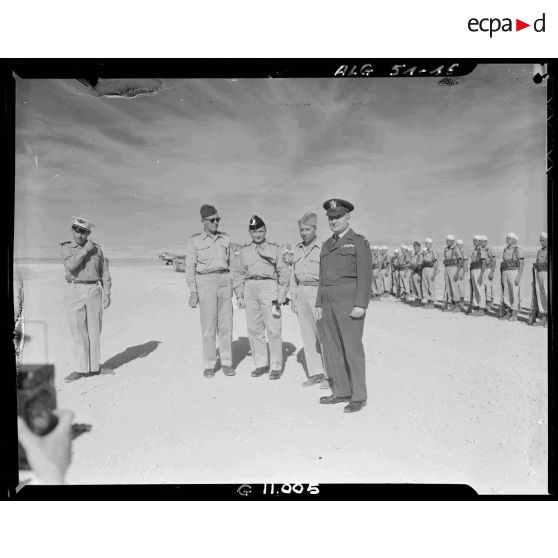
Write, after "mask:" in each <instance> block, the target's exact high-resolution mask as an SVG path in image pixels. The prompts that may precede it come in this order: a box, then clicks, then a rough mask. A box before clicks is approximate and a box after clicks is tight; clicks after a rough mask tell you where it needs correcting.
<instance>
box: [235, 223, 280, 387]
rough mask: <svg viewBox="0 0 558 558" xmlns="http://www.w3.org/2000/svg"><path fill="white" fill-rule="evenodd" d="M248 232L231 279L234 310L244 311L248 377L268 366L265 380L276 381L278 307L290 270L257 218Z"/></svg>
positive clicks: (263, 371)
mask: <svg viewBox="0 0 558 558" xmlns="http://www.w3.org/2000/svg"><path fill="white" fill-rule="evenodd" d="M248 230H249V232H250V236H251V237H252V242H249V243H247V244H245V245H244V246H243V247H242V248H241V250H240V258H239V260H240V262H239V266H238V267H236V268H235V270H234V275H233V288H234V292H235V294H236V296H237V298H238V307H239V308H246V325H247V329H248V340H249V341H250V350H251V352H252V358H253V360H254V365H255V367H256V369H255V370H254V371H253V372H252V376H254V377H259V376H262V375H263V374H266V373H267V372H269V365H271V374H270V375H269V379H270V380H277V379H279V378H280V377H281V375H282V373H283V343H282V340H281V306H282V305H283V304H286V302H287V292H288V290H289V283H290V270H289V266H288V265H287V264H286V263H285V261H284V260H283V255H282V250H281V247H280V246H279V244H276V243H275V242H271V241H269V240H267V239H266V237H265V235H266V226H265V223H264V222H263V221H262V219H260V217H258V216H257V215H254V216H252V218H251V219H250V224H249V226H248ZM266 333H267V338H268V340H269V360H268V354H267V343H266ZM270 361H271V362H270Z"/></svg>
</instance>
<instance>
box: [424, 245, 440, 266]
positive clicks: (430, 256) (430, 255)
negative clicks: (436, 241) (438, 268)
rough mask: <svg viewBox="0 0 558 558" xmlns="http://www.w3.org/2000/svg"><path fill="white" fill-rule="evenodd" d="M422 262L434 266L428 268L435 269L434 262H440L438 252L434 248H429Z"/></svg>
mask: <svg viewBox="0 0 558 558" xmlns="http://www.w3.org/2000/svg"><path fill="white" fill-rule="evenodd" d="M422 261H423V263H425V264H432V266H430V265H428V266H426V267H433V266H434V262H436V261H438V252H436V250H434V248H427V249H426V252H425V253H424V254H423V255H422Z"/></svg>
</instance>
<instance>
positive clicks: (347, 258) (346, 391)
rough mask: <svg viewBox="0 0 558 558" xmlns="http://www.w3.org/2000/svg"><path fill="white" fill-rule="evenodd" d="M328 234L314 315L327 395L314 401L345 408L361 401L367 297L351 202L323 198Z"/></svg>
mask: <svg viewBox="0 0 558 558" xmlns="http://www.w3.org/2000/svg"><path fill="white" fill-rule="evenodd" d="M323 207H324V209H325V210H326V211H327V216H328V220H329V228H330V229H331V230H332V232H333V236H332V237H330V238H328V239H327V240H326V241H325V242H324V243H323V245H322V251H321V254H320V286H319V287H318V295H317V299H316V317H317V319H318V321H320V320H321V322H322V324H321V325H322V331H323V344H324V347H325V353H324V357H325V365H326V366H325V367H326V370H327V373H328V376H329V377H330V379H331V380H332V386H331V390H332V395H331V396H327V397H321V398H320V403H322V404H324V405H332V404H335V403H342V402H348V404H347V405H346V406H345V408H344V410H345V412H347V413H353V412H356V411H360V410H361V409H362V408H363V407H364V406H365V405H366V399H367V393H366V368H365V366H366V365H365V356H364V347H363V345H362V334H363V331H364V318H365V316H366V308H367V306H368V302H369V300H370V284H371V281H372V254H371V252H370V244H369V243H368V241H367V240H366V238H364V236H362V235H360V234H357V233H355V232H354V231H353V230H352V229H350V228H349V220H350V218H351V213H350V212H351V211H352V210H353V209H354V206H353V204H352V203H350V202H348V201H345V200H340V199H331V200H328V201H326V202H324V204H323Z"/></svg>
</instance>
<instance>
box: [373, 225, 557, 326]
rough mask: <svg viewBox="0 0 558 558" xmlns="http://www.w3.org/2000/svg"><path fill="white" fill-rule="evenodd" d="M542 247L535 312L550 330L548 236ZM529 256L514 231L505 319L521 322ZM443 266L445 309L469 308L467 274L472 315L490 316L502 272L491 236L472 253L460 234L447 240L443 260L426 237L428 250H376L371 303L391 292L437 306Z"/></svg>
mask: <svg viewBox="0 0 558 558" xmlns="http://www.w3.org/2000/svg"><path fill="white" fill-rule="evenodd" d="M540 244H541V247H540V249H539V250H538V252H537V256H536V261H535V263H534V264H533V267H534V269H533V286H534V290H535V296H534V303H535V304H536V308H533V311H534V314H535V315H538V316H539V317H540V320H539V321H536V320H535V321H534V322H533V325H537V326H546V325H547V316H548V235H547V233H546V232H542V233H541V234H540ZM524 264H525V253H524V250H523V249H522V248H521V247H520V246H519V245H518V236H517V235H516V234H515V233H513V232H510V233H508V234H507V236H506V247H505V248H504V250H503V253H502V259H501V262H500V282H501V291H502V299H501V305H500V307H501V312H500V319H502V320H510V321H517V313H518V310H519V301H520V284H521V277H522V275H523V273H524ZM442 266H443V270H444V297H443V301H442V310H443V311H451V312H460V311H461V310H465V298H466V282H467V280H466V276H467V274H469V278H468V282H469V297H470V298H469V304H468V308H467V312H468V313H470V314H471V315H472V316H484V315H485V314H486V312H487V311H488V309H490V308H491V307H492V303H493V281H494V277H495V272H496V253H495V251H494V249H493V248H492V247H490V246H489V245H488V237H487V236H486V235H475V236H474V237H473V241H472V247H471V250H470V252H469V251H467V250H465V249H464V246H463V241H462V240H461V239H457V240H456V239H455V237H454V235H452V234H449V235H448V236H447V237H446V247H445V248H444V252H443V254H442V258H440V255H439V254H438V252H437V251H436V250H435V249H434V248H433V247H432V239H431V238H426V239H425V241H424V246H421V243H420V242H419V241H415V242H414V243H413V245H412V246H407V245H405V244H402V245H401V248H396V249H395V250H394V254H393V255H392V256H391V257H390V256H389V255H388V253H387V246H380V247H378V246H372V268H373V280H372V290H371V299H372V300H378V299H379V297H381V296H383V295H386V294H393V295H394V296H396V297H398V298H400V299H401V300H404V301H405V302H408V303H410V305H412V306H421V307H423V308H434V303H435V301H436V282H435V281H436V275H437V274H438V270H439V268H440V267H442Z"/></svg>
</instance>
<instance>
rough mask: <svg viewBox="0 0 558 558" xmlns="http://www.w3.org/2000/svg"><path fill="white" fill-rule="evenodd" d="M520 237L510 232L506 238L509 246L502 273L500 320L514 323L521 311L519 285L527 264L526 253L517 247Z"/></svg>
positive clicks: (506, 248) (501, 264)
mask: <svg viewBox="0 0 558 558" xmlns="http://www.w3.org/2000/svg"><path fill="white" fill-rule="evenodd" d="M517 241H518V237H517V235H516V234H515V233H513V232H510V233H508V234H507V236H506V244H507V246H506V247H505V248H504V252H503V254H502V262H501V263H500V272H501V276H502V286H503V292H502V302H503V304H502V306H503V309H502V310H503V312H501V316H500V319H501V320H505V319H508V320H510V321H512V322H515V321H517V311H518V310H519V296H520V291H519V285H520V284H521V275H522V274H523V266H524V264H525V253H524V251H523V249H522V248H520V247H519V246H518V245H517Z"/></svg>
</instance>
